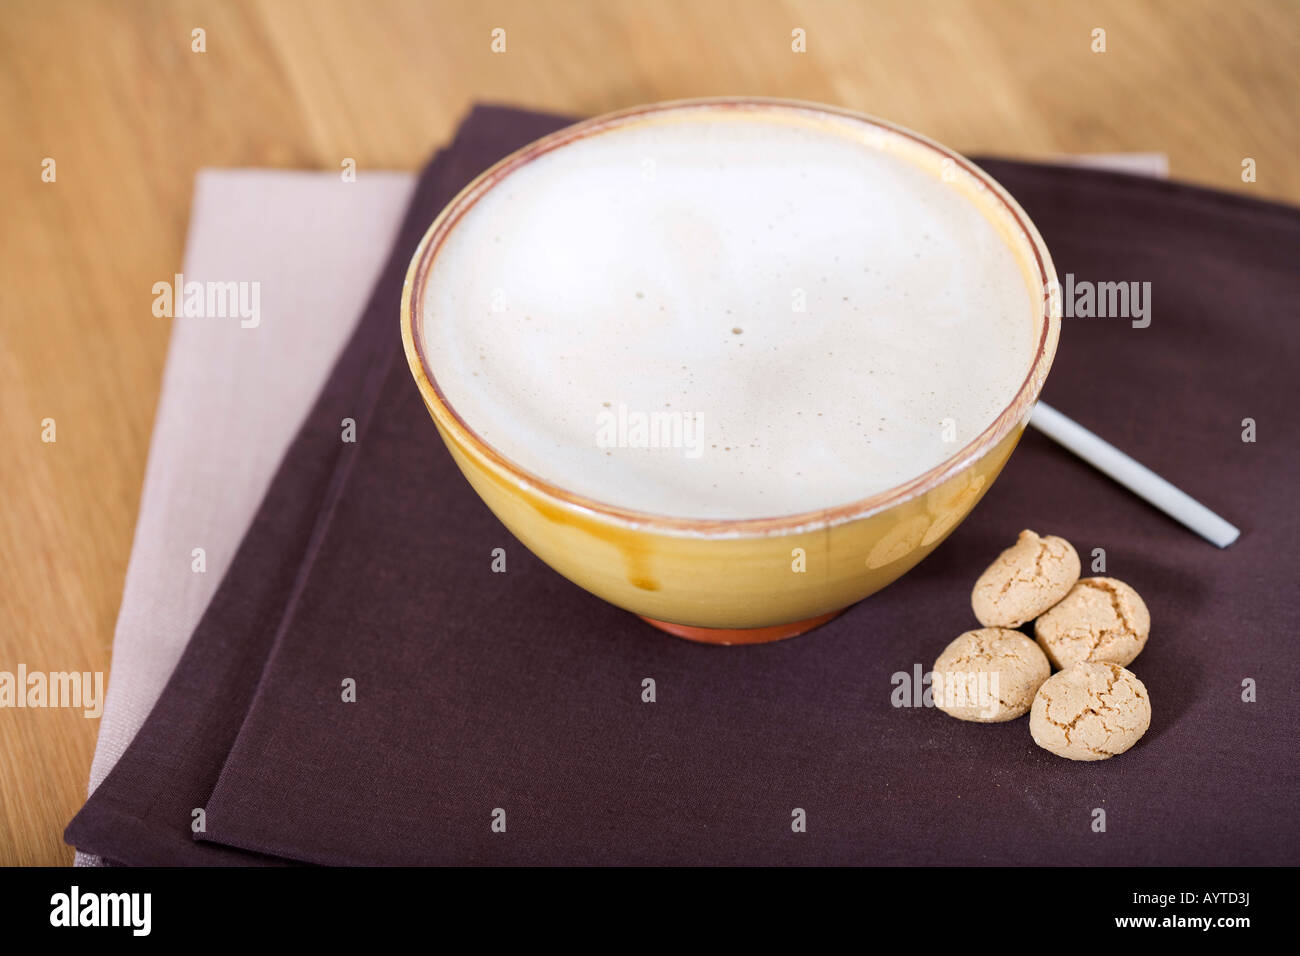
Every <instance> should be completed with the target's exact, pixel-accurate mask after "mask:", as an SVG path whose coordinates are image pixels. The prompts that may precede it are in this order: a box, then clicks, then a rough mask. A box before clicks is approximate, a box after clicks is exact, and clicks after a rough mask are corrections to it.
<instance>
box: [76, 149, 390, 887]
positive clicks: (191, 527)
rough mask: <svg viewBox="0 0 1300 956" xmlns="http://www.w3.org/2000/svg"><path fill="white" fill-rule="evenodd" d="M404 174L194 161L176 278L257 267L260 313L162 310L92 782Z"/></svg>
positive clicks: (170, 646) (244, 499) (187, 631)
mask: <svg viewBox="0 0 1300 956" xmlns="http://www.w3.org/2000/svg"><path fill="white" fill-rule="evenodd" d="M413 187H414V177H413V176H412V175H411V174H409V173H391V172H376V173H365V174H363V175H361V176H359V177H358V178H357V179H356V180H355V181H353V182H344V181H342V180H341V179H340V177H339V176H337V175H335V174H333V173H302V172H282V171H271V170H231V169H205V170H203V171H201V172H200V173H199V175H198V177H197V180H196V182H195V191H194V204H193V209H192V212H191V215H190V230H189V237H188V240H187V242H186V250H185V261H184V264H183V267H182V274H183V275H184V277H185V279H184V281H185V282H200V283H205V282H209V281H213V282H227V281H245V282H250V283H252V282H256V283H257V284H258V290H259V291H258V315H257V322H256V325H253V324H252V320H241V319H239V318H225V319H222V318H208V317H193V316H191V317H184V316H178V317H177V318H175V319H173V321H172V333H171V341H170V343H169V346H168V354H167V367H166V371H165V373H164V375H163V384H162V394H161V396H160V398H159V401H158V414H157V418H156V421H155V423H154V430H153V438H152V441H151V442H150V448H149V464H148V466H147V468H146V470H145V481H144V490H143V492H142V494H141V498H140V514H139V517H138V518H137V520H136V527H135V540H134V542H133V544H132V548H131V561H130V564H129V566H128V567H127V573H126V584H125V586H124V588H123V593H122V605H121V608H120V610H119V611H118V617H117V627H116V631H115V634H114V637H113V662H112V671H111V674H112V680H111V682H110V683H109V686H108V695H107V700H106V702H105V706H104V714H103V717H102V719H101V721H100V725H99V737H98V740H97V742H96V745H95V759H94V762H93V763H92V764H91V768H90V788H89V789H90V790H91V791H92V792H93V791H94V789H95V788H96V787H98V786H99V784H100V782H101V781H102V780H103V779H104V777H105V776H106V775H107V774H108V772H109V771H110V770H111V769H112V768H113V766H114V765H115V764H116V763H117V761H118V759H119V758H120V757H121V755H122V753H123V752H124V751H125V750H126V748H127V746H128V745H129V744H130V742H131V740H132V739H133V738H134V737H135V734H136V731H138V730H139V728H140V726H141V725H142V724H143V723H144V720H145V718H146V717H147V716H148V714H149V711H150V709H151V708H152V707H153V705H154V703H155V702H156V701H157V699H158V695H159V694H160V693H161V692H162V689H163V686H164V684H165V683H166V681H167V678H168V677H169V676H170V675H171V672H172V670H173V669H174V668H175V666H176V662H177V661H178V660H179V659H180V656H181V652H182V651H184V649H185V645H186V644H187V643H188V641H189V638H190V635H191V634H192V633H193V631H194V627H195V625H197V624H198V622H199V617H200V616H201V615H202V613H203V610H204V608H206V607H207V605H208V602H209V600H211V598H212V595H213V593H214V592H215V591H216V589H217V583H218V582H219V581H220V580H221V577H222V575H224V574H225V572H226V569H227V568H228V567H229V566H230V562H231V560H232V559H233V558H234V556H235V550H236V549H237V548H238V547H239V542H240V539H241V538H242V537H243V535H244V531H245V530H246V529H247V528H248V526H249V523H250V522H251V521H252V518H253V515H254V513H255V512H256V510H257V506H258V504H259V502H260V501H261V500H262V496H263V495H264V494H265V493H266V489H267V486H268V485H269V484H270V482H271V478H272V477H273V476H274V474H275V469H276V466H277V465H278V464H279V463H280V458H281V457H282V456H283V454H284V452H285V449H286V448H287V447H288V445H289V442H290V440H291V439H292V438H293V436H294V433H295V432H296V431H297V429H298V427H299V425H300V424H301V423H302V419H303V416H304V415H306V413H307V412H308V410H309V409H310V408H311V404H312V401H313V399H314V398H315V396H316V393H317V392H318V391H319V390H320V386H321V384H322V383H323V382H324V380H325V377H326V375H327V374H328V372H329V370H330V367H331V366H332V365H333V363H334V361H335V360H336V359H337V357H338V352H339V350H340V349H341V348H342V347H343V345H344V344H345V343H346V342H347V339H348V336H349V334H350V333H351V331H352V329H353V327H354V326H355V324H356V321H357V316H358V315H359V314H360V313H361V310H362V308H363V307H364V306H365V303H366V296H367V295H369V293H370V288H371V286H372V285H373V284H374V280H375V276H376V275H377V273H378V272H379V268H380V266H381V265H383V259H384V256H385V254H386V253H387V251H388V246H389V245H390V243H391V241H392V236H393V234H394V232H395V230H396V229H397V226H398V224H399V223H400V221H401V216H402V214H403V213H404V211H405V209H406V206H407V203H408V201H409V199H410V194H411V189H412V188H413ZM244 323H247V325H248V327H245V325H244ZM195 549H202V553H201V555H197V554H196V553H195ZM95 862H96V861H95V860H94V858H91V857H87V856H84V855H81V856H79V858H78V863H80V864H82V865H86V864H90V865H93V864H94V863H95Z"/></svg>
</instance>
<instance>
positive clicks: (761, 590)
mask: <svg viewBox="0 0 1300 956" xmlns="http://www.w3.org/2000/svg"><path fill="white" fill-rule="evenodd" d="M745 109H754V110H768V111H778V112H779V111H791V112H792V113H795V114H798V115H799V116H800V118H801V121H807V120H808V118H809V117H812V118H813V119H815V120H818V121H820V120H824V121H826V122H833V123H837V124H844V123H850V124H855V125H857V124H860V126H861V129H862V130H863V133H864V135H870V134H871V133H872V131H886V132H888V133H890V134H897V135H901V136H904V137H907V138H908V139H909V140H910V141H912V142H914V143H915V144H918V146H919V147H921V148H922V149H921V150H920V152H921V153H922V154H923V155H924V156H927V157H930V158H932V160H933V164H934V165H933V172H934V173H935V174H936V175H940V176H943V177H944V178H945V179H946V180H948V181H951V182H952V183H953V185H954V187H955V188H960V189H963V190H966V191H967V192H968V193H969V194H970V198H971V199H972V201H976V202H979V203H981V204H982V208H983V209H984V210H985V212H986V214H988V215H989V216H990V219H991V221H993V222H994V224H995V226H997V228H999V229H1000V230H1001V231H1002V232H1003V235H1004V237H1006V238H1007V239H1008V241H1009V242H1012V243H1013V244H1014V245H1013V248H1015V249H1017V250H1018V252H1017V256H1018V258H1019V260H1020V262H1021V266H1022V271H1024V272H1025V275H1026V282H1027V284H1028V285H1029V288H1030V290H1031V293H1032V294H1033V296H1034V298H1033V302H1034V303H1036V304H1037V303H1041V308H1040V309H1037V311H1036V312H1035V314H1031V315H1027V316H1026V321H1027V322H1030V323H1032V329H1033V334H1034V341H1035V346H1034V353H1033V358H1032V363H1031V367H1030V369H1029V372H1028V374H1027V376H1026V378H1025V380H1024V382H1023V384H1022V385H1021V386H1020V388H1019V390H1018V391H1017V393H1016V395H1015V397H1014V398H1013V399H1012V401H1011V402H1010V403H1009V404H1008V405H1007V407H1006V408H1005V409H1004V410H1003V411H1002V412H1001V414H1000V415H999V416H998V418H997V419H996V420H995V421H994V422H993V423H992V424H991V425H989V426H988V428H986V429H985V430H984V431H983V432H982V433H981V434H980V435H978V436H977V437H976V438H975V439H974V440H972V441H971V442H969V443H968V444H967V445H966V446H965V447H962V448H959V449H955V450H954V454H953V455H952V456H951V457H949V458H948V459H947V460H946V461H944V462H942V463H941V464H940V465H938V466H936V467H935V468H932V469H931V470H929V471H927V472H925V473H924V474H921V475H918V476H917V477H916V478H914V479H912V480H910V481H908V482H906V483H905V484H902V485H899V486H896V487H894V488H891V489H888V490H886V491H884V492H881V493H879V494H875V495H872V496H870V497H867V498H864V499H862V500H860V501H856V502H851V503H848V504H845V505H843V506H840V507H835V508H827V509H821V510H817V511H810V512H806V513H802V514H796V515H786V516H778V517H772V518H755V519H744V520H709V519H692V518H683V517H673V516H666V515H655V514H646V513H641V512H636V511H630V510H627V509H625V508H619V507H615V506H612V505H608V504H605V503H601V502H598V501H594V500H591V499H588V498H584V497H582V496H580V495H577V494H573V493H571V492H568V491H566V490H565V489H563V488H559V487H557V486H555V485H554V484H552V483H550V482H548V481H547V480H545V479H544V478H542V477H541V476H538V475H535V474H532V473H530V472H528V471H525V470H524V469H522V468H520V467H519V466H517V465H516V464H514V463H513V462H511V461H510V460H508V459H507V458H505V457H504V456H503V455H502V454H500V453H499V452H498V451H497V450H496V449H494V448H492V447H491V446H490V445H488V444H487V443H486V442H485V441H483V439H481V438H480V437H479V436H478V435H477V434H476V433H475V432H474V431H473V429H472V428H471V427H470V426H469V425H468V424H467V423H466V422H465V421H464V420H462V419H461V417H460V416H459V415H458V414H457V412H456V410H455V409H454V408H452V407H451V406H450V404H449V403H448V402H447V400H446V398H445V396H444V394H443V392H442V390H441V389H440V388H439V386H438V383H437V382H436V381H435V380H434V378H433V376H432V375H431V373H430V370H429V365H428V362H427V361H426V357H425V356H424V355H423V354H422V343H421V340H420V335H419V328H420V323H421V322H422V321H423V320H424V316H423V315H422V314H421V308H422V300H423V289H424V286H425V282H426V279H427V276H428V275H429V273H430V270H431V269H436V268H437V252H438V249H439V248H440V246H441V244H442V242H443V240H444V239H445V238H446V236H447V235H448V234H449V232H450V231H451V230H452V229H454V228H455V226H456V223H457V222H458V221H459V220H460V218H461V217H462V216H463V214H464V213H465V211H466V210H467V209H469V208H470V207H471V206H472V205H473V203H474V202H475V201H476V200H477V199H478V197H480V196H481V195H482V194H483V193H484V192H485V191H486V190H489V189H492V188H493V187H494V186H495V185H496V184H497V183H499V182H500V181H501V180H502V179H504V178H505V177H506V176H508V175H509V174H510V172H511V171H512V170H514V169H516V168H518V167H519V166H520V165H522V164H524V163H527V162H530V161H531V160H532V159H534V158H536V157H537V156H539V155H542V154H544V153H546V152H549V151H551V150H554V149H557V148H560V147H562V146H563V145H565V144H566V143H569V142H572V141H574V140H575V139H578V138H581V137H584V136H595V135H600V134H601V133H602V132H605V131H608V130H609V129H612V128H616V127H617V126H618V125H620V124H622V123H628V122H642V121H646V120H650V121H655V120H657V119H659V118H665V119H671V118H672V114H673V112H674V111H681V110H745ZM1057 288H1058V286H1057V285H1056V275H1055V271H1054V269H1053V266H1052V262H1051V258H1050V256H1049V255H1048V252H1047V249H1046V247H1045V245H1044V244H1043V241H1042V238H1041V237H1040V236H1039V234H1038V232H1037V230H1036V229H1035V228H1034V226H1033V224H1032V223H1031V222H1030V221H1029V218H1028V217H1027V216H1026V215H1025V213H1024V211H1023V210H1022V209H1021V208H1020V207H1019V205H1017V204H1016V202H1015V201H1014V200H1013V199H1011V197H1010V196H1009V195H1007V193H1006V192H1005V191H1004V190H1003V189H1002V188H1001V187H1000V186H998V184H997V183H996V182H994V181H993V180H992V179H991V178H990V177H989V176H987V174H985V173H984V172H983V171H981V170H980V169H979V168H978V167H976V166H974V165H973V164H972V163H971V162H970V161H969V160H967V159H965V158H963V157H961V156H960V155H958V154H956V153H954V152H952V151H951V150H948V149H946V148H945V147H943V146H940V145H938V144H937V143H933V142H931V141H930V140H927V139H925V138H924V137H921V136H918V135H917V134H914V133H911V132H910V131H907V130H904V129H902V128H900V127H897V126H893V125H891V124H889V123H885V122H884V121H881V120H877V119H873V118H870V117H866V116H862V115H860V114H856V113H851V112H848V111H844V110H839V109H836V108H832V107H827V106H822V105H818V104H810V103H801V102H795V101H789V100H769V99H759V98H725V99H709V100H688V101H678V102H672V103H661V104H653V105H650V106H643V107H637V108H635V109H632V110H625V111H622V112H619V113H614V114H609V115H607V116H602V117H597V118H595V119H592V120H587V121H585V122H582V123H578V124H576V125H574V126H571V127H568V128H566V129H563V130H560V131H559V132H557V133H555V134H552V135H551V136H548V137H545V138H543V139H541V140H538V141H537V142H535V143H532V144H530V145H529V146H526V147H524V148H523V149H521V150H519V151H518V152H516V153H514V154H512V155H511V156H509V157H507V158H506V159H504V160H502V161H501V162H500V163H498V164H497V165H495V166H493V167H492V168H491V169H489V170H487V171H486V172H485V173H483V174H482V175H481V176H479V177H478V178H477V179H475V180H474V181H473V182H472V183H471V184H470V185H469V186H467V187H466V188H465V189H464V190H463V191H462V192H461V193H460V194H459V195H458V196H457V197H456V198H455V199H454V200H453V201H452V202H451V203H450V204H449V205H448V206H447V208H446V209H445V210H443V212H442V213H441V214H440V215H439V216H438V218H437V219H436V220H435V221H434V223H433V225H432V226H431V227H430V228H429V231H428V232H427V233H426V235H425V237H424V239H423V240H422V241H421V243H420V245H419V247H418V249H417V250H416V253H415V255H414V257H413V258H412V261H411V266H410V269H409V271H408V273H407V277H406V282H405V286H404V288H403V292H402V306H401V325H402V339H403V343H404V345H405V349H406V355H407V359H408V361H409V363H410V368H411V373H412V375H413V376H414V378H415V381H416V384H417V386H418V387H419V389H420V393H421V396H422V397H423V399H424V403H425V405H426V406H427V407H428V409H429V413H430V415H431V416H432V418H433V421H434V423H435V425H436V426H437V429H438V432H439V434H440V435H441V436H442V439H443V441H444V442H445V443H446V445H447V448H448V449H449V450H450V452H451V454H452V457H453V458H454V459H455V461H456V464H457V465H458V466H459V468H460V470H461V472H462V473H463V474H464V476H465V478H466V479H467V480H468V481H469V483H470V484H471V485H472V486H473V488H474V490H475V492H477V494H478V495H479V497H480V498H482V499H483V501H484V502H485V503H486V504H487V506H488V507H489V508H490V509H491V510H492V512H493V513H494V514H495V515H496V516H497V517H498V518H499V519H500V520H501V522H502V523H503V524H504V525H505V526H506V527H507V528H508V529H509V530H510V532H511V533H512V534H514V535H515V537H517V538H518V539H519V540H520V541H521V542H523V543H524V545H526V546H527V547H528V548H529V549H530V550H531V551H533V552H534V553H535V554H536V555H537V556H538V557H539V558H541V559H542V560H543V561H545V562H546V563H547V564H549V565H550V566H551V567H552V568H554V569H555V570H556V571H558V572H559V573H560V574H562V575H564V576H565V577H566V578H568V579H569V580H571V581H573V582H574V583H575V584H577V585H579V586H580V587H582V588H585V589H586V590H588V591H590V592H591V593H593V594H595V595H598V596H599V597H601V598H604V599H605V600H606V601H608V602H610V603H611V604H614V605H617V606H618V607H621V608H625V609H626V610H629V611H632V612H634V613H636V614H639V615H642V616H644V617H647V618H651V619H653V620H655V621H656V622H667V623H669V624H675V625H685V626H688V627H692V628H710V629H715V628H716V629H753V628H768V627H772V626H774V625H786V624H789V623H790V622H797V621H805V620H808V619H811V618H818V617H821V616H824V615H828V614H831V613H833V612H836V611H839V610H841V609H843V608H845V607H848V606H849V605H851V604H854V603H856V602H857V601H860V600H862V599H863V598H865V597H867V596H869V595H871V594H873V593H874V592H876V591H879V590H880V589H881V588H883V587H885V586H886V585H888V584H890V583H891V582H893V581H895V580H897V579H898V578H899V577H900V576H901V575H903V574H904V573H906V572H907V571H908V570H909V569H911V568H912V567H914V566H915V565H916V564H917V562H919V561H920V560H921V559H922V558H924V557H925V556H926V555H927V554H929V553H930V552H931V551H932V550H934V548H935V547H937V546H938V545H939V543H940V542H941V541H943V539H944V538H945V537H947V535H948V534H949V533H951V532H952V530H953V529H954V528H956V527H957V525H958V524H959V523H960V522H961V521H962V519H963V518H965V517H966V515H967V514H968V513H969V512H970V510H971V509H972V508H973V507H974V506H975V504H976V503H977V502H978V501H979V500H980V498H981V497H982V496H983V495H984V494H985V493H986V492H987V491H988V489H989V488H990V487H991V486H992V484H993V482H994V480H995V479H996V478H997V476H998V474H999V472H1000V471H1001V470H1002V467H1003V465H1005V464H1006V461H1007V459H1008V457H1009V456H1010V455H1011V452H1012V451H1013V450H1014V448H1015V446H1016V443H1017V441H1018V440H1019V438H1020V435H1021V433H1022V432H1023V430H1024V427H1025V425H1026V423H1027V421H1028V418H1029V415H1030V413H1031V412H1032V410H1033V406H1034V403H1035V401H1036V400H1037V398H1038V395H1039V392H1040V391H1041V389H1042V386H1043V383H1044V381H1045V379H1046V376H1047V373H1048V370H1049V369H1050V367H1051V363H1052V358H1053V356H1054V355H1055V351H1056V344H1057V339H1058V336H1059V331H1060V308H1059V295H1057V294H1053V293H1054V291H1055V290H1056V289H1057Z"/></svg>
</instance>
